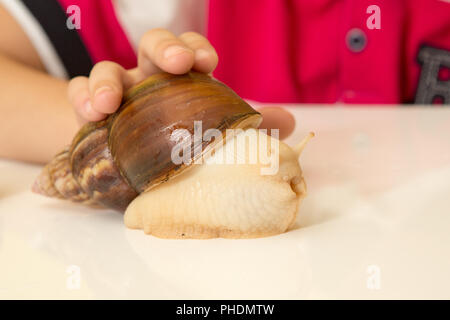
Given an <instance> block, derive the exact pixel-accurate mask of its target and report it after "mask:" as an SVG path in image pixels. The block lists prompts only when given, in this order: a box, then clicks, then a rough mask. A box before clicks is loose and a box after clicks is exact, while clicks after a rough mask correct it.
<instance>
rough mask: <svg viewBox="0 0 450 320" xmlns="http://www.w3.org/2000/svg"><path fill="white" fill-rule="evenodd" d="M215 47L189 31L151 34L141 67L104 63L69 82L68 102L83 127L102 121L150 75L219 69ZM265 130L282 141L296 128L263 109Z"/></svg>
mask: <svg viewBox="0 0 450 320" xmlns="http://www.w3.org/2000/svg"><path fill="white" fill-rule="evenodd" d="M217 62H218V57H217V53H216V51H215V50H214V48H213V46H212V45H211V44H210V43H209V41H208V40H207V39H206V38H205V37H203V36H202V35H200V34H198V33H195V32H186V33H183V34H182V35H180V36H179V37H176V36H175V35H174V34H172V33H171V32H170V31H167V30H164V29H153V30H150V31H148V32H147V33H146V34H145V35H144V36H143V37H142V40H141V42H140V44H139V53H138V66H137V67H136V68H134V69H131V70H125V69H124V68H122V67H121V66H120V65H118V64H117V63H114V62H111V61H102V62H99V63H97V64H96V65H95V66H94V68H92V71H91V74H90V75H89V78H87V77H76V78H73V79H72V80H71V81H70V82H69V89H68V93H69V101H70V103H71V104H72V105H73V106H74V108H75V112H76V114H77V116H78V120H79V122H80V124H84V123H85V122H88V121H99V120H102V119H104V118H106V116H107V115H108V114H110V113H114V112H115V111H116V110H117V108H119V105H120V102H121V101H122V94H123V92H124V91H125V90H127V89H128V88H130V87H131V86H133V85H135V84H136V83H138V82H140V81H142V80H144V79H145V78H147V77H148V76H150V75H152V74H154V73H157V72H160V71H166V72H169V73H173V74H183V73H186V72H188V71H189V70H191V69H194V70H197V71H200V72H204V73H210V72H212V71H214V69H215V68H216V66H217ZM260 112H261V113H262V115H263V117H264V122H263V123H262V125H261V127H263V128H268V129H271V128H278V129H280V138H284V137H286V136H288V135H289V134H290V133H291V132H292V131H293V129H294V127H295V120H294V118H293V116H292V115H291V114H290V113H289V112H287V111H284V110H282V109H279V108H263V109H261V110H260Z"/></svg>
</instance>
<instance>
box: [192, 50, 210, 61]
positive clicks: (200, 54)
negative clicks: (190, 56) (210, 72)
mask: <svg viewBox="0 0 450 320" xmlns="http://www.w3.org/2000/svg"><path fill="white" fill-rule="evenodd" d="M195 58H197V59H198V60H203V59H207V58H209V52H208V51H207V50H205V49H197V50H195Z"/></svg>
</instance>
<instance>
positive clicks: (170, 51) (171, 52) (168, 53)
mask: <svg viewBox="0 0 450 320" xmlns="http://www.w3.org/2000/svg"><path fill="white" fill-rule="evenodd" d="M186 52H189V50H188V49H186V48H184V47H181V46H170V47H168V48H167V49H166V50H164V58H165V59H169V58H171V57H174V56H177V55H179V54H182V53H186Z"/></svg>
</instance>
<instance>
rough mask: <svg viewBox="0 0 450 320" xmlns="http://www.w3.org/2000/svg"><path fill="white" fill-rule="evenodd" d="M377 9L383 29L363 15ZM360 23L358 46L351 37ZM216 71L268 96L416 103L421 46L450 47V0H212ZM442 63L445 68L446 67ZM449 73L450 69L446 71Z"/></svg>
mask: <svg viewBox="0 0 450 320" xmlns="http://www.w3.org/2000/svg"><path fill="white" fill-rule="evenodd" d="M371 5H377V6H379V8H380V18H381V19H380V22H381V23H380V26H381V29H379V30H378V29H373V30H370V29H368V27H367V19H368V18H369V17H370V16H371V14H368V13H366V11H367V8H368V7H369V6H371ZM354 28H358V29H359V30H360V31H362V33H363V36H365V37H366V40H367V42H366V46H365V47H364V48H363V49H362V51H361V52H353V51H352V50H351V49H349V45H348V44H347V42H346V37H347V35H348V34H349V32H350V30H352V29H354ZM208 30H209V38H210V40H211V42H212V44H213V45H214V46H215V48H216V49H217V51H218V54H219V58H220V63H219V66H218V68H217V70H216V72H215V73H214V75H215V76H216V77H217V78H218V79H220V80H222V81H224V82H225V83H227V84H228V85H230V86H231V87H232V88H233V89H234V90H235V91H237V93H238V94H240V95H241V96H243V97H245V98H248V99H254V100H259V101H264V102H305V103H333V102H339V101H340V102H346V103H400V102H412V101H413V100H414V96H415V90H416V87H417V84H418V81H419V73H420V65H419V63H418V62H417V54H418V51H419V49H420V46H421V45H423V44H427V45H431V46H435V47H438V48H442V49H446V50H450V3H448V2H444V1H440V0H314V1H311V0H304V1H301V0H292V1H282V0H245V1H242V0H210V7H209V28H208ZM444 69H445V68H444ZM441 75H442V77H448V69H446V70H442V72H441Z"/></svg>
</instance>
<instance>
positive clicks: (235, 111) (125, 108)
mask: <svg viewBox="0 0 450 320" xmlns="http://www.w3.org/2000/svg"><path fill="white" fill-rule="evenodd" d="M196 121H201V123H202V132H203V133H205V132H208V130H215V131H216V132H219V133H220V135H216V136H215V137H214V139H206V140H202V141H201V143H196V144H194V143H191V140H190V139H188V138H191V137H193V136H194V132H195V122H196ZM260 122H261V116H260V114H259V113H258V112H256V111H255V110H254V109H252V108H251V107H250V106H249V105H248V104H247V103H246V102H245V101H243V100H242V99H241V98H240V97H239V96H237V95H236V94H235V93H234V92H233V91H232V90H231V89H230V88H228V87H227V86H225V85H224V84H222V83H220V82H218V81H216V80H214V79H212V78H211V77H209V76H207V75H204V74H201V73H188V74H185V75H179V76H174V75H169V74H166V73H161V74H157V75H154V76H151V77H150V78H148V79H147V80H145V81H143V82H142V83H140V84H138V85H137V86H135V87H134V88H132V89H130V90H129V92H127V94H126V95H125V97H124V100H123V103H122V105H121V107H120V108H119V110H118V111H117V112H116V113H114V114H112V115H110V116H109V117H108V118H107V119H105V120H103V121H100V122H96V123H88V124H86V125H85V126H83V127H82V128H81V129H80V131H79V132H78V134H77V135H76V136H75V138H74V140H73V142H72V144H71V145H70V146H69V147H67V148H66V149H64V150H63V151H62V152H60V153H59V154H58V155H56V156H55V158H54V159H53V160H52V161H51V162H50V163H49V164H48V165H46V166H45V167H44V169H43V171H42V173H41V175H40V176H39V177H38V179H37V180H36V182H35V184H34V186H33V190H34V191H35V192H37V193H40V194H44V195H47V196H50V197H56V198H62V199H69V200H72V201H76V202H82V203H86V204H95V205H101V206H105V207H109V208H113V209H115V210H118V211H122V212H123V211H125V215H124V221H125V225H126V226H127V227H129V228H133V229H142V230H143V231H144V232H145V233H148V234H152V235H155V236H158V237H162V238H212V237H226V238H252V237H260V236H268V235H273V234H278V233H281V232H284V231H286V230H287V229H288V228H289V227H290V226H291V225H292V224H293V222H294V220H295V217H296V214H297V211H298V206H299V204H300V201H301V199H302V198H303V197H304V195H305V194H306V188H305V183H304V180H303V176H302V171H301V168H300V165H299V163H298V156H299V150H294V149H292V148H290V147H289V146H287V145H286V144H284V143H282V142H280V141H278V140H277V139H275V138H272V137H270V136H268V135H265V134H264V133H262V132H259V131H258V130H255V128H257V127H258V125H259V123H260ZM230 129H242V130H230ZM234 131H236V132H237V133H234ZM179 132H181V133H182V134H178V133H179ZM249 134H252V135H254V136H256V137H257V138H258V139H257V140H256V141H258V142H257V143H256V144H255V143H253V144H252V145H249V144H246V143H245V141H246V140H245V139H240V137H243V136H246V135H249ZM180 143H184V145H186V144H189V146H191V147H192V152H190V153H189V154H188V156H189V161H187V162H186V161H184V162H177V161H173V149H174V147H175V146H177V145H179V144H180ZM262 145H264V146H267V145H271V146H277V147H278V146H279V148H277V149H276V150H275V149H274V148H272V149H270V151H269V155H271V154H272V153H274V152H275V151H277V156H278V158H277V161H278V170H277V172H276V173H275V174H270V175H264V174H261V170H263V169H264V167H265V166H267V163H262V161H260V159H258V160H257V161H256V162H255V161H253V162H252V161H235V162H236V163H232V164H229V163H222V162H221V161H219V160H221V159H223V158H224V154H226V157H228V159H234V160H239V159H240V160H243V159H242V157H244V158H245V159H244V160H250V158H249V157H250V155H251V151H252V150H249V148H256V149H258V148H261V147H262ZM233 146H236V147H233ZM239 150H244V151H246V153H245V154H244V155H242V154H241V153H240V152H238V151H239ZM278 151H279V155H278ZM274 155H275V153H274ZM238 158H239V159H238ZM238 162H240V163H238ZM242 162H243V163H242Z"/></svg>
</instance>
